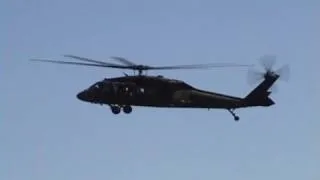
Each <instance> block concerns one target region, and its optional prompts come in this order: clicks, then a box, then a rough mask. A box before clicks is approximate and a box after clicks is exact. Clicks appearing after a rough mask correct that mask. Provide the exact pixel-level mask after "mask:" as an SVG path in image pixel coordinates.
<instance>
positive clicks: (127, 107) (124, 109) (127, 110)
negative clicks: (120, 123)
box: [123, 105, 132, 114]
mask: <svg viewBox="0 0 320 180" xmlns="http://www.w3.org/2000/svg"><path fill="white" fill-rule="evenodd" d="M123 112H124V113H126V114H130V113H131V112H132V107H131V106H129V105H126V106H123Z"/></svg>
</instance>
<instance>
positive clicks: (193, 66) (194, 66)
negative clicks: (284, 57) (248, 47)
mask: <svg viewBox="0 0 320 180" xmlns="http://www.w3.org/2000/svg"><path fill="white" fill-rule="evenodd" d="M250 66H253V65H245V64H233V63H212V64H189V65H176V66H154V67H153V66H151V67H149V68H148V69H152V70H167V69H168V70H170V69H209V68H218V67H250Z"/></svg>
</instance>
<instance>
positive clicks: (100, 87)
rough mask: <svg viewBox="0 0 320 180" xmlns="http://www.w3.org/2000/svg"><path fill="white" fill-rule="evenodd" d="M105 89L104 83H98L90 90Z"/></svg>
mask: <svg viewBox="0 0 320 180" xmlns="http://www.w3.org/2000/svg"><path fill="white" fill-rule="evenodd" d="M102 88H103V83H102V82H97V83H95V84H94V85H92V86H91V87H90V89H102Z"/></svg>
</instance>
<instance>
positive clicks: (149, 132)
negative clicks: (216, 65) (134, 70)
mask: <svg viewBox="0 0 320 180" xmlns="http://www.w3.org/2000/svg"><path fill="white" fill-rule="evenodd" d="M319 10H320V2H319V1H316V0H313V1H312V0H309V1H289V0H270V1H259V2H258V1H253V0H243V1H235V0H234V1H231V0H227V1H209V0H207V1H204V0H203V1H190V0H186V1H182V0H170V1H169V0H162V1H142V0H136V1H129V0H127V1H124V0H117V1H115V0H114V1H110V0H109V1H95V0H92V1H84V0H79V1H75V0H69V1H63V0H55V1H48V0H43V1H35V0H33V1H22V0H10V1H9V0H4V1H1V3H0V12H1V16H0V19H1V24H2V28H1V41H0V49H1V53H0V55H1V74H2V75H1V77H0V78H1V82H2V86H1V87H2V88H1V92H2V93H1V96H2V101H1V102H0V103H1V104H0V105H1V121H0V122H1V125H0V143H1V148H0V179H3V180H20V179H24V180H37V179H39V180H40V179H41V180H42V179H46V180H56V179H68V180H84V179H96V180H100V179H101V180H102V179H103V180H105V179H110V180H128V179H130V180H150V179H153V180H164V179H172V180H173V179H174V180H177V179H184V180H195V179H201V180H212V179H219V180H222V179H226V180H227V179H232V180H234V179H237V180H248V179H260V180H269V179H281V180H282V179H291V180H301V179H306V180H316V179H319V178H320V173H319V171H318V170H319V167H320V143H319V136H320V133H319V128H320V122H319V114H318V111H317V110H318V108H317V106H318V103H317V102H318V101H319V100H320V97H319V90H320V88H319V81H317V78H316V77H317V76H319V73H318V67H319V59H320V55H319V53H318V50H319V47H320V41H319V40H320V39H319V32H320V21H319V16H320V13H319V12H320V11H319ZM270 53H271V54H276V55H277V57H278V62H277V63H278V64H277V65H278V67H280V66H281V65H282V64H287V63H288V64H290V68H291V77H290V81H289V83H286V82H278V83H277V85H278V92H277V93H276V94H273V95H272V98H273V99H274V100H275V101H276V103H277V104H276V105H275V106H273V107H270V108H250V109H242V110H238V111H236V112H237V114H238V115H239V116H240V118H241V119H240V121H239V122H238V123H236V122H234V121H233V118H232V116H231V115H230V114H229V113H228V112H227V111H224V110H210V111H208V110H201V109H200V110H199V109H198V110H182V109H154V108H142V107H139V108H134V110H133V113H132V114H130V115H123V114H122V115H118V116H115V115H113V114H112V113H111V112H110V110H109V108H108V107H107V106H99V105H92V104H88V103H84V102H81V101H79V100H77V99H76V94H77V93H78V92H79V91H81V90H83V89H85V88H87V87H88V86H90V85H91V84H93V83H94V82H96V81H98V80H101V79H102V78H104V77H114V76H120V75H122V71H118V70H112V69H97V68H86V67H73V66H61V65H53V64H40V63H32V62H29V61H28V59H30V58H52V59H61V60H66V58H63V57H62V56H61V55H63V54H75V55H79V56H85V57H91V58H95V59H99V60H105V59H107V58H108V57H110V56H123V57H127V58H128V59H131V60H132V61H135V62H137V63H142V64H148V65H171V64H190V63H196V62H197V61H198V62H201V63H207V62H238V63H239V62H240V63H249V64H252V63H254V64H258V61H257V59H258V58H259V57H260V56H262V55H264V54H270ZM127 73H131V72H130V71H128V72H127ZM149 74H163V75H164V76H166V77H170V78H177V79H182V80H185V81H186V82H188V83H190V84H192V85H193V86H196V87H199V88H203V89H206V90H211V91H217V92H223V93H227V94H231V95H236V96H241V97H242V96H245V95H246V94H247V93H248V92H249V91H251V90H252V88H254V86H250V85H248V84H247V82H246V78H247V77H246V75H247V69H245V68H239V69H235V68H230V69H213V70H206V71H199V70H195V71H162V72H149Z"/></svg>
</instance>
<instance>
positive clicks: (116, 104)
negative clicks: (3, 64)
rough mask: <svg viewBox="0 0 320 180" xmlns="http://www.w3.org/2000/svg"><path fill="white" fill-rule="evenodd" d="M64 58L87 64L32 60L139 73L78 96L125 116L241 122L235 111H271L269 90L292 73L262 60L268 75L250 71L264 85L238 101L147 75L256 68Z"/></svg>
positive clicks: (266, 58)
mask: <svg viewBox="0 0 320 180" xmlns="http://www.w3.org/2000/svg"><path fill="white" fill-rule="evenodd" d="M64 56H65V57H69V58H73V59H76V60H80V61H86V63H84V62H71V61H57V60H48V59H31V60H32V61H41V62H50V63H58V64H71V65H82V66H94V67H106V68H117V69H130V70H133V71H134V72H135V71H138V74H137V75H136V74H134V75H128V74H126V73H125V74H124V76H121V77H113V78H104V79H103V80H100V81H98V82H95V83H94V84H93V85H91V86H90V87H88V88H87V89H85V90H83V91H81V92H79V93H78V94H77V98H78V99H79V100H81V101H85V102H89V103H95V104H100V105H108V106H109V107H110V109H111V112H112V113H113V114H119V113H120V112H121V111H123V112H124V113H125V114H129V113H131V112H132V107H133V106H144V107H162V108H205V109H225V110H228V111H229V112H230V113H231V115H232V116H233V117H234V120H235V121H238V120H239V119H240V118H239V116H237V115H236V114H235V112H234V111H235V109H238V108H247V107H256V106H262V107H268V106H271V105H274V104H275V102H274V101H273V100H272V99H271V98H270V97H269V95H270V94H271V91H269V89H270V88H271V86H272V85H273V84H274V83H275V82H276V81H277V80H278V79H279V78H280V77H282V76H280V74H285V73H286V72H288V70H289V69H288V66H287V65H286V66H283V67H282V68H280V69H278V70H277V71H273V70H272V67H273V65H274V64H275V56H272V55H266V56H263V57H262V58H261V63H262V65H263V66H264V69H265V72H264V73H262V72H257V71H249V72H250V74H251V75H252V76H251V77H252V78H253V79H255V80H262V79H263V81H262V82H261V83H260V84H258V85H257V86H256V87H255V88H254V89H253V90H252V91H251V92H250V93H249V94H248V95H247V96H245V97H236V96H231V95H227V94H223V93H217V92H211V91H207V90H203V89H199V88H196V87H193V86H192V85H190V84H188V83H186V82H184V81H182V80H178V79H171V78H165V77H163V76H162V75H157V76H149V75H146V74H143V72H145V71H148V70H173V69H206V68H217V67H250V66H252V65H245V64H234V63H211V64H193V65H176V66H147V65H137V64H135V63H133V62H132V61H129V60H128V59H126V58H123V57H111V59H113V60H116V61H118V62H120V63H122V64H115V63H108V62H104V61H97V60H93V59H89V58H85V57H79V56H75V55H64ZM287 74H288V73H287ZM285 77H286V76H284V78H285ZM286 79H287V78H286Z"/></svg>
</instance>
